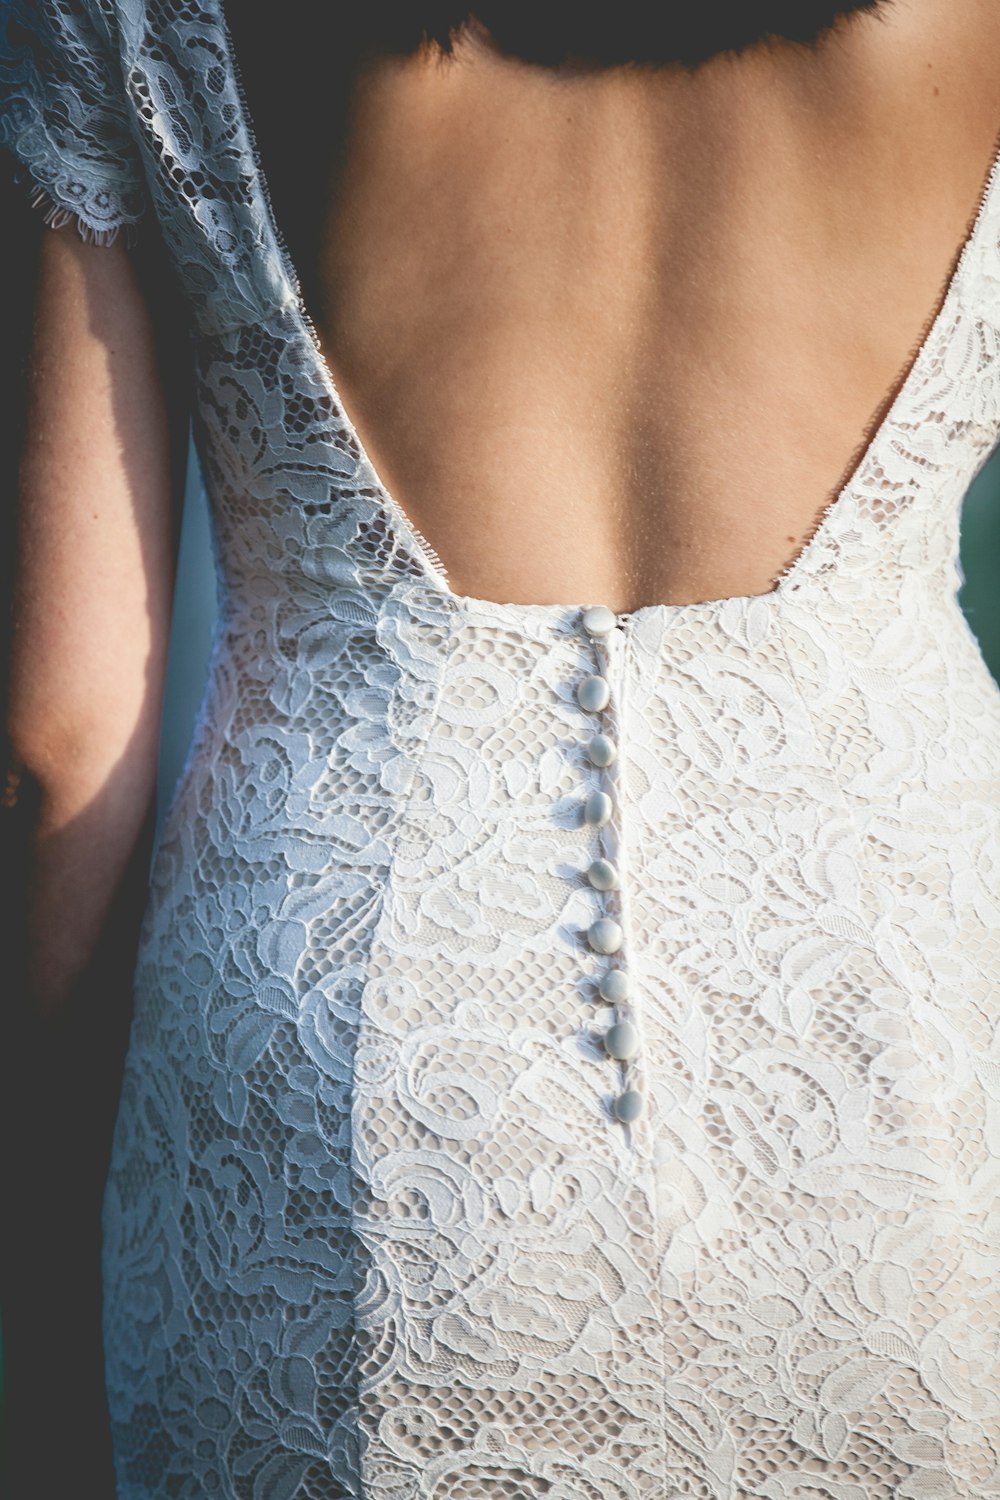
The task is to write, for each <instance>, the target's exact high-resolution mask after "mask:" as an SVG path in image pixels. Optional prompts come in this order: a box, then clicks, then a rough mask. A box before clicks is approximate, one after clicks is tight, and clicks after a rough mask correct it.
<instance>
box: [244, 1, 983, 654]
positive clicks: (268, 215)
mask: <svg viewBox="0 0 1000 1500" xmlns="http://www.w3.org/2000/svg"><path fill="white" fill-rule="evenodd" d="M217 3H218V13H219V19H220V23H221V28H222V33H223V37H224V42H225V50H226V60H227V62H228V66H229V70H230V74H231V77H232V79H233V83H234V86H235V90H236V94H237V97H238V99H239V106H240V114H241V124H242V126H243V131H244V134H245V138H246V142H247V150H248V153H249V158H250V162H251V164H252V167H253V183H254V188H255V191H256V193H257V196H258V198H259V200H260V205H259V206H260V217H261V220H262V223H263V224H264V227H265V229H266V232H267V236H268V238H269V240H270V242H271V244H270V250H271V253H272V254H273V255H275V256H276V258H277V262H278V265H279V266H280V268H281V273H282V278H283V280H284V282H285V285H286V287H287V289H288V292H289V297H290V301H291V303H292V306H293V309H294V312H295V314H296V316H297V319H298V321H299V323H300V325H301V327H302V330H303V332H304V333H305V336H306V338H307V340H308V343H309V344H310V345H311V348H312V353H313V357H314V359H315V361H316V366H317V370H318V373H319V374H320V376H321V377H322V382H323V384H324V386H325V387H326V390H327V395H328V397H329V400H330V402H331V406H332V410H333V412H334V414H335V418H336V421H337V425H338V426H339V427H340V428H342V429H344V430H346V432H347V434H348V436H349V438H350V441H351V443H352V444H353V446H354V449H355V452H356V455H357V460H358V464H359V467H361V468H362V469H363V470H364V471H365V473H366V474H367V476H368V478H369V480H370V483H371V486H372V487H373V488H374V489H375V491H376V495H377V499H378V502H379V504H380V505H381V507H382V508H383V510H384V512H385V515H386V518H387V521H388V523H389V525H390V527H391V529H392V532H393V534H394V536H395V537H396V538H397V539H398V540H399V541H400V542H401V543H402V544H403V545H404V546H405V547H406V548H407V550H408V551H409V552H410V553H411V554H412V555H413V557H414V558H415V560H416V561H417V562H418V563H419V564H420V567H421V571H422V574H423V579H424V582H425V583H426V584H428V585H429V586H430V587H431V588H432V589H433V590H435V591H437V592H438V593H439V594H441V595H442V596H444V598H445V599H446V600H447V601H449V602H450V604H451V605H453V606H454V607H456V608H459V607H465V608H468V609H474V610H476V611H477V612H478V611H484V612H488V611H493V612H497V611H500V612H504V613H513V614H523V615H527V616H532V617H538V618H541V617H543V616H544V617H549V618H551V619H557V618H560V617H563V616H567V615H570V614H572V613H574V612H578V611H582V610H584V609H586V608H589V607H590V606H592V605H594V604H603V600H600V599H592V600H586V601H575V600H574V601H570V602H568V603H563V602H555V603H553V602H545V601H542V602H534V601H532V602H518V601H503V600H497V599H488V598H485V597H479V596H476V595H472V594H461V593H458V592H457V591H456V590H455V589H453V588H452V586H451V584H450V582H449V581H448V571H447V569H446V567H445V565H444V562H443V561H442V559H441V557H440V555H439V553H438V552H437V550H436V548H435V547H434V546H433V544H432V543H431V542H430V541H429V540H428V538H427V537H426V536H425V535H424V534H423V532H422V531H421V530H420V529H419V528H418V527H417V525H416V524H415V522H414V521H412V520H411V518H410V516H409V515H408V513H407V511H406V510H405V509H404V507H403V505H402V504H401V503H400V502H399V500H398V499H397V498H396V497H395V495H393V493H392V492H391V491H390V489H389V487H388V486H387V485H386V484H385V483H384V481H383V480H382V478H381V475H380V474H379V472H378V470H377V469H376V467H375V464H374V462H373V461H372V458H371V456H370V454H369V451H368V447H367V445H366V444H365V442H364V441H363V440H362V438H361V436H360V434H359V432H358V429H357V427H356V426H355V424H354V422H353V420H352V418H351V416H350V414H349V413H348V411H347V409H346V407H345V405H344V402H343V399H342V397H341V395H340V390H339V388H338V385H337V382H336V380H335V378H334V374H333V369H332V367H331V365H330V362H329V360H328V359H327V357H326V354H325V352H324V349H323V344H322V340H321V338H320V334H319V331H318V329H317V326H316V324H315V322H314V320H313V318H312V316H311V315H310V312H309V309H308V308H307V307H306V304H305V298H304V296H303V292H302V283H301V279H300V277H299V274H298V270H297V268H296V266H295V264H294V262H293V260H292V257H291V254H290V252H289V249H288V246H287V243H286V241H285V238H284V235H283V233H282V230H281V227H280V225H279V224H278V222H277V218H276V216H275V213H274V208H273V203H272V198H271V191H270V187H269V184H268V180H267V175H266V173H265V171H264V167H263V161H262V158H261V154H260V149H259V146H258V143H257V136H256V131H255V127H254V121H253V116H252V114H251V111H250V108H249V104H248V101H247V98H246V93H245V89H244V85H243V77H242V74H241V71H240V65H239V60H238V58H237V55H236V49H235V46H234V43H233V37H232V33H231V31H230V29H229V22H228V17H227V15H226V10H225V3H224V0H217ZM998 178H1000V128H998V130H997V134H996V136H995V137H994V143H993V151H992V155H991V158H990V163H989V167H988V170H987V173H986V177H985V181H984V182H983V184H982V186H981V188H980V192H979V197H978V201H977V203H976V205H975V208H974V210H973V212H972V215H971V217H970V219H969V220H968V221H967V223H968V228H967V231H966V234H965V237H964V239H963V240H962V242H961V244H960V246H959V248H958V249H957V250H956V252H955V255H954V257H953V260H952V269H951V272H950V274H949V275H948V277H947V279H946V282H945V287H944V291H943V292H942V294H941V295H940V297H939V300H938V305H937V310H936V311H935V312H934V313H933V315H932V316H931V317H930V319H929V321H928V322H927V323H925V333H924V335H923V337H922V339H921V340H920V342H919V344H918V346H917V349H916V352H915V353H914V354H913V355H912V357H911V359H910V360H909V362H908V364H907V365H906V367H905V369H904V371H903V373H902V374H901V375H900V377H899V378H898V380H897V383H896V386H895V391H894V394H893V396H892V398H891V399H890V400H889V402H888V405H887V406H886V408H885V410H884V412H883V414H882V417H881V418H880V420H879V421H878V422H877V423H876V424H875V426H874V429H873V431H872V432H871V435H870V437H869V438H868V440H867V442H866V443H864V445H863V446H862V448H861V451H860V455H859V456H858V458H857V459H856V461H855V462H854V463H853V464H851V467H850V471H849V473H848V476H847V479H846V480H845V481H844V483H843V484H842V485H841V486H840V488H839V489H838V490H837V492H836V494H835V495H834V496H833V498H832V499H831V500H830V501H829V502H828V503H827V504H826V505H824V506H823V507H822V508H821V510H820V511H819V512H818V514H817V516H816V519H815V522H814V524H813V526H812V527H811V529H810V532H809V535H808V536H807V538H806V540H805V541H804V542H803V543H802V545H801V546H800V547H799V549H798V551H797V552H796V553H795V554H794V556H793V557H792V558H791V559H790V560H789V561H788V562H787V563H786V564H785V566H784V567H783V568H782V569H781V571H780V572H779V574H778V575H777V578H776V581H775V583H774V585H773V586H772V587H771V588H770V589H765V590H763V591H762V592H760V593H754V594H728V595H724V596H721V597H719V598H713V599H703V600H695V601H692V602H690V603H670V602H668V601H662V602H657V601H654V602H653V603H650V604H641V605H638V606H637V607H636V608H635V609H631V610H612V611H611V613H612V614H613V615H614V616H615V620H616V622H617V623H618V624H622V625H627V624H629V623H631V622H634V623H638V622H639V621H640V620H642V619H646V618H653V617H659V618H663V619H667V618H672V617H686V616H689V615H691V614H694V613H696V612H702V613H704V612H710V611H713V610H714V611H718V610H721V609H722V608H723V607H724V606H726V605H729V606H731V607H734V608H735V607H738V606H743V607H747V606H749V605H751V604H752V603H753V602H755V601H763V602H767V601H773V602H776V601H778V600H779V599H783V598H784V597H785V596H786V595H788V594H789V593H791V592H793V591H795V590H797V589H798V588H799V587H800V586H801V584H802V582H803V581H804V580H805V578H806V577H807V576H808V574H809V572H810V569H811V568H812V566H813V564H814V561H815V559H816V558H817V557H818V556H819V555H820V554H821V553H822V551H823V548H824V547H825V545H826V544H827V542H829V541H831V540H832V538H833V534H834V532H835V529H836V527H837V525H838V523H839V521H840V518H841V517H842V516H844V515H845V514H846V512H847V511H848V509H849V507H850V502H851V500H852V499H853V498H854V495H855V488H856V485H857V482H858V479H859V477H860V475H861V474H862V473H863V472H864V471H865V470H866V469H867V468H869V467H870V466H871V464H872V462H873V460H874V459H875V457H876V455H877V453H878V452H879V450H880V448H881V445H882V442H883V440H884V438H885V434H886V433H887V431H888V430H889V428H890V427H891V426H892V424H893V423H894V422H895V421H897V420H898V418H899V417H900V415H901V413H902V412H903V410H904V409H905V407H906V406H907V405H908V404H909V403H910V401H911V400H912V398H913V396H914V395H915V393H916V391H917V390H918V389H919V387H920V380H921V376H922V375H923V372H924V367H925V366H926V364H927V363H928V361H929V360H930V358H931V354H932V351H933V348H934V346H935V344H936V343H937V340H938V338H939V336H940V334H941V333H942V331H943V329H944V327H945V325H946V324H947V322H948V321H949V320H950V318H951V314H952V311H953V309H954V306H955V304H956V302H957V299H958V294H959V290H960V287H961V283H962V280H963V277H964V274H965V270H966V267H967V265H968V262H969V260H970V258H971V255H972V252H973V249H974V247H975V245H976V244H977V242H978V240H979V236H980V232H981V230H982V227H983V225H984V223H985V222H986V220H987V218H988V214H989V209H990V207H991V205H992V202H993V199H994V197H995V196H996V194H997V192H998V191H1000V190H998V188H997V182H998Z"/></svg>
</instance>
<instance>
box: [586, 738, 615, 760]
mask: <svg viewBox="0 0 1000 1500" xmlns="http://www.w3.org/2000/svg"><path fill="white" fill-rule="evenodd" d="M617 754H618V747H617V745H616V744H615V742H614V740H609V739H608V736H607V735H606V734H594V735H591V737H590V739H589V740H588V741H587V759H588V760H589V761H590V764H591V765H592V766H601V767H602V768H603V767H604V766H610V765H611V764H612V762H613V761H614V758H615V756H616V755H617Z"/></svg>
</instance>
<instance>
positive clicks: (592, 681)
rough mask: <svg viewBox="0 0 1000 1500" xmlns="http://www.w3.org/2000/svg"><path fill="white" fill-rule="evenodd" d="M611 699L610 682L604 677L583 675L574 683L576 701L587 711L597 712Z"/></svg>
mask: <svg viewBox="0 0 1000 1500" xmlns="http://www.w3.org/2000/svg"><path fill="white" fill-rule="evenodd" d="M610 700H611V684H610V682H609V681H608V679H607V678H606V677H601V676H600V675H599V674H596V673H595V675H594V676H592V677H585V678H584V679H583V681H582V682H578V683H577V685H576V701H577V703H579V705H580V707H581V708H583V709H586V711H587V713H599V712H600V710H601V709H602V708H606V707H607V705H608V703H609V702H610Z"/></svg>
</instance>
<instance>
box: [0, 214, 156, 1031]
mask: <svg viewBox="0 0 1000 1500" xmlns="http://www.w3.org/2000/svg"><path fill="white" fill-rule="evenodd" d="M171 497H172V480H171V465H170V443H169V420H168V411H167V403H166V399H165V395H164V391H163V388H162V383H161V379H160V372H159V367H158V359H157V349H156V344H155V339H154V332H153V325H152V322H151V319H150V316H149V313H148V311H147V307H146V303H145V300H144V298H143V295H142V292H141V289H140V286H139V281H138V278H137V275H136V272H135V270H134V267H133V265H132V262H131V260H130V258H129V255H128V253H127V252H126V250H125V249H124V247H123V246H122V245H121V242H120V241H119V242H116V243H115V244H114V245H111V246H107V247H105V246H93V245H87V244H84V243H83V242H82V240H81V239H80V237H79V236H78V235H77V234H76V232H75V230H74V229H73V228H72V227H69V226H68V227H67V228H65V229H63V230H60V231H55V232H53V231H47V232H46V233H45V234H44V235H43V236H42V240H41V250H40V264H39V282H38V292H37V303H36V321H35V331H34V343H33V351H32V368H31V391H30V398H29V413H28V428H27V436H26V443H25V448H24V456H23V462H22V468H21V485H20V512H19V525H18V534H19V536H18V540H19V548H18V551H19V560H18V569H17V573H16V580H15V595H14V633H13V641H12V652H11V676H10V703H9V713H8V733H9V737H10V742H11V747H12V750H13V753H14V756H15V758H16V759H17V761H18V762H20V763H21V764H22V765H23V766H24V767H25V770H26V772H27V774H28V776H29V777H30V778H31V779H32V781H33V782H34V783H35V784H36V786H37V788H38V794H39V802H38V812H37V821H36V825H35V828H34V831H33V839H32V844H33V848H32V868H31V871H30V901H29V909H28V932H27V940H28V953H27V964H28V978H29V982H30V987H31V992H32V997H33V1003H34V1004H36V1005H37V1006H38V1007H39V1008H41V1009H42V1010H43V1011H44V1012H46V1013H50V1012H52V1011H54V1010H56V1009H58V1007H59V1006H60V1005H62V1004H64V1003H65V1001H66V999H67V997H68V995H69V993H70V991H71V989H72V986H73V984H74V982H75V981H76V980H78V979H79V978H80V976H81V974H82V973H83V971H84V970H85V968H86V965H87V963H88V960H89V959H90V957H91V956H92V954H93V951H94V948H95V945H96V943H97V940H98V937H99V935H100V933H101V930H102V927H103V924H104V922H105V920H106V918H107V915H108V912H109V910H110V907H111V903H112V900H113V897H114V893H115V889H116V887H117V884H118V881H119V879H120V877H121V874H122V872H123V869H124V868H125V866H126V865H127V863H128V859H129V856H130V854H131V852H132V849H133V847H134V845H135V842H136V839H137V838H138V836H139V833H140V831H141V829H142V827H143V824H144V822H145V818H146V814H147V811H148V808H149V804H150V798H151V796H152V791H153V786H154V780H155V773H156V746H157V736H158V730H159V710H160V695H161V692H162V686H163V674H164V665H165V658H166V648H167V637H168V629H169V614H170V601H171V595H172V580H173V533H174V523H173V515H172V499H171Z"/></svg>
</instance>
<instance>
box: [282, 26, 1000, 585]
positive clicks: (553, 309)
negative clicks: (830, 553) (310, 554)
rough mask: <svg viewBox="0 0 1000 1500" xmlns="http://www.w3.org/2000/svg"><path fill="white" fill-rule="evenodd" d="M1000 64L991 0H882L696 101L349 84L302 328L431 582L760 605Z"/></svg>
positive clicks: (577, 77)
mask: <svg viewBox="0 0 1000 1500" xmlns="http://www.w3.org/2000/svg"><path fill="white" fill-rule="evenodd" d="M998 57H1000V8H998V7H996V5H995V4H994V3H993V0H964V3H962V4H961V5H957V4H955V3H954V0H896V3H895V4H893V5H891V6H890V7H889V8H888V10H887V11H886V12H885V13H884V18H879V19H876V18H875V17H873V16H871V15H869V14H867V13H862V14H858V15H855V16H853V17H850V18H847V21H846V24H844V25H842V26H841V27H839V28H838V29H837V30H836V31H835V32H834V33H832V34H830V35H829V36H828V37H827V39H826V41H825V42H824V43H823V44H822V45H821V46H820V47H819V49H818V50H817V51H815V52H810V51H808V50H805V49H801V48H796V47H793V46H790V45H788V44H783V45H778V46H774V47H772V48H770V49H764V50H761V51H758V52H754V53H750V54H745V55H744V56H742V57H740V58H738V59H734V58H732V57H728V58H719V59H716V60H715V61H714V62H713V63H711V64H710V65H708V66H707V67H705V68H704V69H702V70H700V71H699V72H697V73H696V74H694V75H693V76H688V75H686V74H684V73H683V72H681V71H679V70H668V71H665V72H663V71H661V72H649V71H638V72H631V73H630V72H625V71H615V72H611V73H600V72H591V73H587V72H581V71H579V70H577V71H573V70H568V69H567V70H563V71H562V72H560V73H559V74H557V75H553V74H552V73H549V72H546V71H545V70H538V69H533V68H531V67H530V66H528V65H527V64H523V63H519V62H514V61H511V60H509V59H505V58H503V57H502V56H501V55H499V54H498V53H496V52H495V51H494V50H492V49H491V47H490V46H489V45H488V43H487V42H485V41H483V40H482V39H479V38H476V37H475V36H474V37H472V38H471V39H470V40H469V41H468V42H467V43H463V44H462V46H461V47H460V49H459V53H458V56H457V57H456V58H455V60H454V61H448V60H441V59H440V58H437V57H427V56H423V57H418V58H416V59H413V60H405V61H399V60H395V59H394V60H380V61H379V62H378V63H376V64H374V65H372V66H371V67H370V68H369V69H368V71H367V73H366V74H365V75H364V76H363V77H362V79H361V80H360V81H359V83H358V86H357V88H356V96H355V100H354V108H353V114H352V119H351V126H350V134H349V137H348V148H347V152H346V156H345V165H344V168H343V171H342V174H341V177H340V180H339V182H338V183H336V184H335V186H334V191H333V192H332V194H331V200H330V207H329V213H328V216H327V220H326V230H325V241H324V245H323V259H322V278H321V287H322V295H321V296H320V297H319V302H320V305H319V306H317V307H314V308H312V309H310V310H311V312H312V314H313V318H314V321H315V322H316V324H317V326H318V330H319V334H320V338H321V341H322V344H323V347H324V350H325V353H326V358H327V362H328V364H329V365H330V367H331V370H332V372H333V374H334V377H335V379H336V381H337V384H338V386H339V389H340V392H341V396H342V398H343V401H344V404H345V407H346V409H347V411H348V413H349V415H350V416H351V418H352V419H353V421H354V424H355V426H356V427H357V429H358V431H359V433H360V435H361V437H362V439H363V441H364V443H365V445H366V447H367V449H368V451H369V454H370V456H371V457H372V459H373V461H374V463H375V467H376V469H377V470H378V471H379V473H380V475H381V477H382V480H383V482H384V483H385V484H386V486H387V488H388V489H389V491H390V493H392V494H393V495H394V497H395V498H396V500H397V501H398V502H399V503H400V504H401V505H402V507H403V509H404V510H405V512H406V513H407V514H408V515H409V517H410V518H411V520H412V521H413V522H414V524H415V525H416V527H417V528H418V529H419V530H420V531H421V532H423V534H424V535H425V536H426V537H427V538H428V540H429V541H430V542H431V544H432V546H433V547H434V548H435V549H436V550H437V552H438V553H439V555H440V557H441V559H442V562H443V563H444V566H445V568H446V569H447V571H448V575H449V582H450V585H451V587H452V588H453V590H454V591H455V592H457V593H462V594H468V595H473V596H476V597H481V598H490V599H497V600H501V601H510V602H519V603H523V602H566V603H575V602H582V601H600V602H603V603H606V604H608V605H610V606H611V607H612V608H613V609H616V610H629V609H634V608H636V607H638V606H641V605H645V604H649V603H654V602H672V603H689V602H692V601H697V600H704V599H712V598H718V597H721V596H728V595H733V594H738V595H742V594H750V593H762V592H765V591H767V590H768V589H769V588H771V587H772V586H773V584H774V582H775V579H776V577H777V575H778V574H779V573H780V571H781V570H782V568H783V567H785V566H786V565H787V564H788V563H789V562H790V561H791V560H792V559H794V557H795V556H796V555H797V553H798V551H799V550H800V549H801V547H802V545H803V542H804V541H805V539H806V538H807V537H808V536H809V534H810V532H811V530H812V529H813V527H814V525H815V521H816V518H817V516H818V514H819V513H820V512H821V511H822V510H823V509H824V507H825V506H826V505H827V504H829V503H830V502H831V501H832V500H833V499H834V498H835V496H836V495H837V494H838V492H839V491H840V489H841V487H842V486H843V484H844V483H845V482H846V480H847V479H848V477H849V476H850V474H851V472H852V470H853V469H854V467H855V466H856V464H857V461H858V459H859V458H860V456H861V453H862V452H863V449H864V446H865V445H866V441H867V439H868V438H869V437H870V434H871V431H872V430H873V428H874V426H875V424H876V423H877V421H878V420H879V419H880V418H881V417H882V415H883V414H884V411H885V410H886V408H887V406H888V404H889V400H890V398H891V397H892V396H893V395H894V394H895V392H896V390H897V389H898V386H899V384H900V383H901V379H902V377H903V375H904V374H905V372H906V370H907V369H908V368H909V365H910V364H911V362H912V358H913V356H914V354H915V352H916V348H917V346H918V344H919V342H920V340H921V339H922V338H923V336H924V335H925V334H926V332H927V329H928V326H929V323H930V320H931V316H932V315H933V313H935V312H936V311H937V309H938V306H939V304H940V302H941V299H942V297H943V293H944V290H945V286H946V283H947V280H948V278H949V276H950V275H951V273H952V271H953V269H954V264H955V259H956V250H957V247H958V246H959V245H960V244H961V242H962V241H963V239H964V237H965V235H966V233H967V231H968V229H969V227H970V222H971V218H972V216H973V213H974V210H975V209H976V207H977V206H978V200H979V196H980V194H981V192H982V189H983V187H984V186H985V178H986V174H987V170H988V167H989V163H990V161H991V158H992V155H993V150H994V146H995V143H996V137H997V131H998V129H1000V68H998V67H997V64H996V59H997V58H998Z"/></svg>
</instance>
